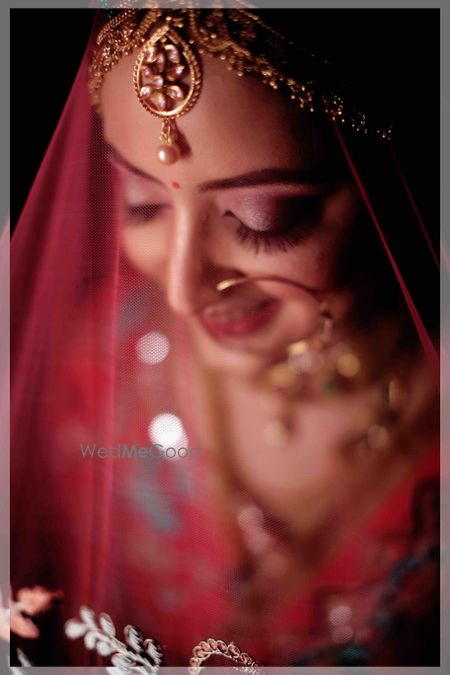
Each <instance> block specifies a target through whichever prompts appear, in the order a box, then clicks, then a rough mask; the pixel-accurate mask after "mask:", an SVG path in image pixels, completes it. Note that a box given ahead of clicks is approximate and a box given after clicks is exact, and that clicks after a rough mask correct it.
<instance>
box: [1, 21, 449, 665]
mask: <svg viewBox="0 0 450 675" xmlns="http://www.w3.org/2000/svg"><path fill="white" fill-rule="evenodd" d="M280 11H282V10H280ZM95 34H96V31H95V30H94V31H93V37H95ZM92 43H93V38H91V40H90V42H89V44H88V47H87V49H86V53H85V56H84V58H83V61H82V63H81V65H80V68H79V71H78V74H77V76H76V80H75V82H74V84H73V87H72V90H71V92H70V95H69V98H68V100H67V103H66V106H65V108H64V111H63V114H62V116H61V119H60V121H59V123H58V126H57V128H56V130H55V132H54V135H53V138H52V140H51V143H50V145H49V147H48V150H47V152H46V154H45V157H44V159H43V161H42V164H41V167H40V169H39V172H38V174H37V176H36V179H35V181H34V184H33V187H32V189H31V191H30V194H29V196H28V199H27V201H26V204H25V206H24V208H23V211H22V214H21V217H20V219H19V222H18V224H17V227H16V229H15V232H14V235H13V238H12V247H11V289H12V296H11V297H12V308H13V314H12V352H11V367H12V395H11V460H12V565H11V568H12V593H13V599H17V598H18V597H19V595H18V593H19V591H20V589H24V588H33V587H36V586H42V587H45V588H47V589H52V590H54V591H62V593H63V597H62V598H60V599H59V602H58V604H57V605H56V606H55V607H53V608H52V609H51V610H50V611H48V612H46V613H45V614H42V615H40V616H39V617H37V618H36V622H37V624H38V626H39V630H40V639H39V640H36V641H30V640H26V639H23V638H19V637H17V636H14V635H13V640H14V641H15V642H16V643H17V644H18V646H19V647H20V649H22V651H24V652H25V653H27V655H28V656H29V658H30V659H31V661H32V662H33V663H35V664H36V665H40V664H42V665H59V666H62V665H71V666H75V665H94V664H96V663H98V664H99V663H102V662H103V661H102V659H103V658H106V659H108V658H111V656H112V655H114V654H116V656H115V661H114V660H113V663H115V664H116V667H122V668H125V671H126V667H127V666H130V665H133V663H134V665H136V664H137V665H140V664H141V663H142V661H139V660H138V661H136V662H133V660H132V657H131V656H130V654H129V653H128V654H127V653H126V652H123V653H122V655H121V656H120V655H119V657H118V656H117V652H119V653H120V650H119V648H118V647H117V645H116V647H115V648H113V647H111V646H109V647H108V644H109V643H108V640H107V639H106V638H105V639H103V638H102V639H99V638H98V635H100V634H101V635H103V637H105V635H106V636H108V635H112V632H113V628H112V623H114V624H115V627H116V636H117V639H118V640H120V641H121V642H123V643H124V644H125V642H126V639H125V637H122V631H123V628H124V627H125V626H127V625H130V624H131V625H133V626H137V627H139V629H140V630H141V631H142V635H143V638H144V639H145V638H151V639H153V640H154V642H151V643H146V644H145V649H144V647H143V646H142V645H143V643H142V641H141V636H140V634H139V632H138V631H135V632H134V633H133V631H131V633H130V629H128V633H127V640H128V643H127V644H128V647H127V648H129V649H130V650H131V652H133V653H135V654H141V655H142V654H143V653H145V654H148V655H149V658H150V659H151V658H153V659H156V660H158V659H159V657H158V655H157V650H158V649H159V647H157V646H156V643H159V645H160V648H161V651H162V653H163V655H164V657H163V663H164V665H169V666H175V665H177V666H182V665H188V663H189V659H190V658H191V657H192V650H193V648H194V647H195V646H196V645H199V644H200V643H201V645H200V647H198V648H197V652H195V653H194V658H195V654H197V657H198V656H199V655H200V654H206V653H207V652H208V650H210V651H211V650H214V649H219V651H220V649H221V648H222V647H221V646H222V644H223V643H224V644H225V648H226V649H228V655H229V656H233V645H238V646H239V647H240V649H242V650H243V652H246V653H249V654H250V655H251V657H253V658H254V659H255V660H257V661H258V662H262V663H264V664H265V665H268V666H270V665H335V664H338V665H339V664H341V665H392V666H394V665H414V666H416V665H435V664H437V662H438V637H437V634H438V597H437V574H438V567H437V565H438V562H437V561H438V556H437V544H438V517H437V513H438V512H437V494H438V493H437V480H438V445H437V440H436V436H435V435H434V434H433V433H432V432H431V431H430V433H429V442H428V444H427V450H426V452H424V453H423V454H422V455H421V456H420V459H418V461H417V462H416V464H415V468H414V471H412V472H411V473H410V474H408V476H407V477H406V478H405V479H404V480H403V481H402V482H401V484H399V485H396V487H395V489H393V490H392V491H391V492H390V493H389V494H388V495H387V497H386V498H385V499H384V501H383V503H381V504H379V505H378V507H377V508H376V509H373V510H372V511H371V513H369V514H367V516H366V517H365V518H364V519H363V520H362V521H361V522H359V523H358V524H357V525H355V528H354V530H353V531H352V534H351V536H350V537H348V538H347V539H346V540H345V541H344V542H343V544H342V545H341V546H339V547H338V548H337V549H336V550H335V551H334V552H333V555H332V556H331V557H330V558H329V559H328V560H327V562H326V563H325V564H324V565H322V566H321V567H320V568H319V569H318V570H317V571H316V573H315V574H314V575H313V577H312V578H311V579H310V580H309V581H308V583H307V584H306V586H304V587H303V588H302V590H301V591H298V592H294V591H292V593H291V594H290V596H289V598H288V600H287V601H285V602H284V603H282V604H281V606H275V605H274V607H273V608H271V607H269V608H267V607H265V609H264V610H261V611H260V612H259V611H258V610H256V611H255V610H254V608H253V610H252V607H250V603H247V604H246V601H245V598H244V599H243V597H242V592H241V585H240V574H241V568H240V566H239V565H240V562H239V560H240V559H239V553H238V551H239V546H238V545H236V542H235V538H236V536H235V531H234V529H233V528H232V527H231V526H230V525H229V523H228V521H227V518H226V511H224V509H223V504H224V502H225V503H226V500H227V497H226V487H224V486H223V483H224V482H225V483H226V481H222V473H221V472H222V471H223V473H224V474H226V472H227V469H226V467H224V466H223V465H224V462H225V463H226V459H224V457H223V456H222V455H221V453H220V452H219V451H217V449H216V448H205V446H204V439H203V428H204V426H205V424H212V425H214V424H215V421H214V418H213V413H211V415H212V417H208V419H206V418H205V415H207V413H205V407H204V404H203V403H202V400H203V399H202V396H204V391H205V388H206V390H207V388H208V387H211V386H212V385H211V381H210V380H208V377H204V373H203V371H202V370H201V368H200V369H199V364H198V362H197V360H196V357H195V354H194V349H193V347H192V345H191V339H190V335H189V331H188V329H187V327H186V325H185V322H184V320H183V318H182V317H179V316H177V315H175V314H173V313H172V312H171V311H169V309H168V306H167V304H166V301H165V298H164V293H163V290H162V289H161V287H160V286H159V284H158V282H157V280H155V281H153V282H150V281H149V280H148V279H143V278H142V277H140V276H139V274H138V273H137V272H135V271H134V270H133V269H132V268H131V267H130V265H129V264H128V263H127V261H126V259H125V258H124V256H123V253H122V251H121V246H120V229H121V218H122V211H121V208H122V201H121V191H120V190H121V188H120V184H119V182H118V179H117V177H116V175H115V174H114V173H113V171H112V169H111V167H110V164H109V162H108V159H107V156H106V151H105V145H104V141H103V139H102V127H101V120H100V118H99V117H98V115H97V114H96V113H95V112H94V109H93V108H92V106H91V104H90V101H89V95H88V89H87V76H88V73H87V71H88V65H89V61H90V55H91V49H92ZM335 131H336V134H337V137H338V141H339V143H340V144H341V148H342V153H343V156H344V157H345V159H346V160H347V161H348V165H349V168H350V171H351V172H352V173H353V177H354V180H355V181H356V183H357V185H358V187H359V188H360V192H361V197H362V199H363V201H364V202H365V204H366V207H367V213H368V214H369V216H370V218H368V225H367V226H368V227H369V225H370V222H371V225H372V226H373V232H374V233H376V234H377V236H378V243H380V242H381V248H382V250H383V251H384V254H385V259H384V263H383V264H384V265H385V266H386V269H388V272H389V273H390V274H392V273H393V275H394V277H395V278H396V282H397V288H398V289H399V290H400V294H399V296H400V297H402V298H403V303H404V306H406V307H407V310H408V313H409V315H410V317H411V319H412V322H413V324H414V326H415V331H416V332H415V335H416V337H415V338H414V339H415V340H416V341H417V343H418V344H419V343H420V345H421V348H422V349H423V350H424V351H425V354H426V355H427V359H428V372H429V379H430V381H431V380H432V378H433V377H435V375H436V372H437V354H436V348H435V344H436V330H435V324H434V319H435V317H434V316H433V315H432V312H430V302H429V301H428V298H429V293H430V292H431V294H436V291H437V286H436V282H437V274H436V271H437V268H436V256H435V254H434V251H433V243H432V241H431V237H430V234H429V232H428V231H427V229H426V227H425V225H424V224H423V222H422V219H421V217H420V214H419V213H418V210H417V207H416V205H415V203H414V201H413V197H412V194H411V190H410V189H409V188H408V186H407V183H406V179H405V177H404V175H403V174H402V172H401V169H400V166H399V164H398V163H397V162H396V160H395V157H394V150H395V142H394V143H393V144H389V143H384V142H383V141H382V140H381V139H380V138H375V139H373V140H370V139H362V140H361V139H357V140H355V139H354V138H353V137H352V136H351V133H344V131H345V130H344V129H343V128H342V127H339V126H338V127H336V129H335ZM393 214H394V217H393ZM394 219H395V221H396V222H397V223H398V222H401V223H402V225H401V233H400V234H401V236H399V232H398V231H395V228H394V227H393V220H394ZM406 232H407V233H408V234H407V239H408V250H406V248H407V247H406V246H405V233H406ZM411 251H414V256H412V257H413V259H414V261H413V264H411V255H410V254H411ZM418 266H420V269H418ZM383 269H384V267H383ZM419 277H420V278H421V279H422V283H419V282H420V278H419ZM423 280H426V282H425V286H426V289H427V293H425V294H424V293H423V286H424V283H423ZM435 280H436V281H435ZM427 294H428V295H427ZM215 384H216V385H217V382H216V383H215ZM213 386H214V385H213ZM210 393H211V392H210ZM211 396H213V394H211ZM212 409H213V408H212ZM214 414H217V410H216V411H215V413H214ZM426 421H427V424H428V426H429V428H430V429H433V428H435V422H436V417H435V412H430V413H429V417H428V419H427V420H426ZM433 425H434V427H433ZM150 441H151V442H153V443H156V442H159V443H160V445H162V446H170V447H172V446H173V448H174V453H175V454H176V453H178V456H177V457H174V456H170V455H167V453H166V455H165V456H162V457H161V456H157V457H151V456H148V455H146V456H144V451H142V453H143V456H142V457H141V458H140V459H136V458H129V457H127V456H125V457H123V456H122V458H119V457H118V456H116V457H115V456H114V451H117V453H119V452H120V451H122V452H123V451H124V448H125V446H126V447H127V448H129V449H130V450H129V452H131V453H132V452H134V451H133V450H132V448H133V446H135V448H137V449H139V448H146V447H148V446H149V442H150ZM99 448H104V449H106V450H105V452H104V456H103V457H102V456H101V454H100V455H99V454H97V455H95V453H97V450H98V449H99ZM180 448H184V450H186V453H184V450H183V452H181V454H180V452H179V451H180ZM112 451H113V452H112ZM137 451H139V450H137ZM125 452H126V453H127V452H128V450H127V451H125ZM92 453H94V455H95V456H93V455H92ZM108 453H109V454H108ZM185 454H186V455H187V456H184V455H185ZM329 536H332V533H331V534H330V535H329ZM300 555H301V552H300V553H299V556H300ZM299 559H300V558H299ZM273 586H274V589H275V591H276V581H274V582H273ZM274 589H272V590H274ZM275 594H276V593H275ZM256 606H257V607H258V605H256ZM80 607H84V608H85V609H84V610H82V612H81V616H80ZM91 610H92V611H91ZM252 611H253V613H252ZM102 612H103V613H106V614H103V615H101V616H99V614H100V613H102ZM108 617H110V619H109V618H108ZM333 617H334V618H333ZM71 619H74V620H73V621H72V622H70V621H69V620H71ZM67 621H69V623H68V624H67V623H66V622H67ZM93 622H94V623H95V625H96V626H97V629H98V631H99V633H98V634H97V642H96V638H95V635H94V637H93V634H94V633H95V630H94V628H93V625H94V623H93ZM65 625H66V628H64V626H65ZM83 626H84V627H83ZM89 635H91V637H89ZM70 638H72V639H70ZM208 639H209V642H205V641H207V640H208ZM83 640H84V642H83ZM133 640H134V643H133ZM211 640H212V641H211ZM218 640H219V641H220V640H222V641H223V643H218V642H217V641H218ZM202 641H203V642H202ZM100 643H102V644H103V647H102V648H99V649H96V645H97V646H98V644H100ZM230 643H233V644H232V645H231V651H230ZM133 644H134V648H133ZM136 645H137V646H136ZM102 649H103V651H102ZM152 649H153V651H152ZM236 649H238V648H237V647H236ZM145 650H146V651H145ZM238 653H239V650H238V651H237V652H236V654H238ZM121 659H122V661H121ZM127 659H131V661H130V660H129V661H127ZM106 662H107V661H106ZM217 663H222V662H221V661H220V660H218V661H217ZM240 663H241V664H242V665H246V664H248V663H250V661H248V663H247V662H246V661H245V659H244V657H241V661H240Z"/></svg>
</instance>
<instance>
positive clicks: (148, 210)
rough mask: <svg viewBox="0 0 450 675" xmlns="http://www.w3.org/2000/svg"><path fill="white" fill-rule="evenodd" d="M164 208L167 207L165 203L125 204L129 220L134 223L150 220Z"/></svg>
mask: <svg viewBox="0 0 450 675" xmlns="http://www.w3.org/2000/svg"><path fill="white" fill-rule="evenodd" d="M164 208H166V207H165V205H164V204H137V205H130V204H127V205H126V206H125V209H126V215H127V220H128V221H130V222H134V223H143V222H145V223H146V222H149V221H151V220H153V219H154V218H155V217H156V216H157V215H158V214H160V212H161V211H162V209H164Z"/></svg>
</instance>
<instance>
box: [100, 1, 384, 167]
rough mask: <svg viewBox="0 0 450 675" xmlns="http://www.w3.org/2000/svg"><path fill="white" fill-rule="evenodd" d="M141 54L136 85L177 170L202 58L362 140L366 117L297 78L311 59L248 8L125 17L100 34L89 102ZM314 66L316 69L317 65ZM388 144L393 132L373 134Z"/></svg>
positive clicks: (162, 154)
mask: <svg viewBox="0 0 450 675" xmlns="http://www.w3.org/2000/svg"><path fill="white" fill-rule="evenodd" d="M136 49H139V52H138V54H137V58H136V62H135V67H134V72H133V83H134V89H135V91H136V94H137V97H138V99H139V101H140V103H141V104H142V105H143V106H144V108H145V109H146V110H147V111H148V112H150V113H151V114H152V115H155V116H156V117H158V118H160V119H161V120H162V130H161V135H160V140H161V141H162V144H161V145H160V146H159V147H158V150H157V155H158V158H159V160H160V161H161V162H162V163H164V164H173V163H174V162H176V161H177V160H178V159H179V157H180V156H181V155H182V147H181V145H180V134H179V132H178V129H177V127H176V123H175V121H176V119H177V118H179V117H181V116H182V115H184V114H185V113H187V112H188V111H189V110H191V108H192V107H193V105H194V104H195V102H196V101H197V99H198V96H199V94H200V90H201V86H202V79H203V75H202V68H201V62H200V55H202V54H208V55H209V56H213V57H217V58H219V59H220V60H222V61H226V63H227V66H228V68H229V69H230V70H234V71H235V72H236V73H237V75H238V76H243V75H248V74H253V75H256V76H258V77H259V79H260V80H261V81H262V82H263V83H265V84H267V85H269V86H270V87H272V88H273V89H275V90H280V91H282V92H285V93H286V94H287V95H288V96H289V98H290V99H291V100H292V101H293V102H294V104H296V105H297V106H298V107H299V108H301V109H304V110H309V111H311V112H314V111H315V110H318V111H321V112H322V113H325V114H326V115H328V116H330V117H331V119H332V120H333V121H339V122H340V123H342V124H346V126H349V127H351V128H353V129H355V130H356V131H359V132H360V133H362V134H367V133H368V131H369V127H368V125H367V120H366V116H365V114H363V113H361V112H355V111H349V110H347V108H346V106H345V105H344V101H343V100H342V98H341V97H340V96H339V95H337V94H336V93H333V92H330V91H321V89H320V83H319V82H316V81H314V82H313V81H312V80H310V79H308V77H307V75H306V73H307V70H308V68H307V67H306V66H305V77H303V78H300V79H299V77H298V72H294V70H293V68H295V67H298V66H297V64H298V63H302V58H303V60H304V61H305V60H307V59H308V58H309V59H311V56H310V55H308V54H306V53H302V52H300V51H299V50H298V48H296V46H295V45H294V44H293V43H292V42H290V41H289V40H287V39H286V38H285V37H283V36H282V35H281V34H280V33H278V32H277V31H275V30H274V29H273V28H271V27H270V26H268V25H267V24H266V23H264V22H263V21H262V20H261V19H260V18H259V16H257V15H256V14H255V13H253V12H252V11H250V10H247V9H187V8H179V9H165V10H163V9H160V8H152V9H148V10H136V9H127V10H121V11H119V13H118V14H117V15H116V16H114V17H113V18H112V19H110V21H108V23H106V25H105V26H104V27H103V28H102V29H101V30H100V32H99V34H98V36H97V39H96V46H95V49H94V53H93V57H92V62H91V66H90V70H89V91H90V94H91V98H92V103H93V104H94V105H95V106H97V107H98V106H99V103H100V88H101V85H102V82H103V78H104V76H105V74H106V73H107V72H108V71H109V70H110V69H111V68H112V66H113V65H114V64H116V63H118V62H119V61H120V59H121V58H122V57H123V56H127V55H129V54H131V53H132V52H133V51H135V50H136ZM315 65H316V66H317V63H316V64H315ZM375 132H376V133H377V134H379V135H381V136H382V137H383V138H386V139H389V138H390V135H391V128H390V127H389V128H387V129H381V128H380V129H375Z"/></svg>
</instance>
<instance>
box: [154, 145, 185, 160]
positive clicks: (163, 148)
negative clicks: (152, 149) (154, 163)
mask: <svg viewBox="0 0 450 675" xmlns="http://www.w3.org/2000/svg"><path fill="white" fill-rule="evenodd" d="M157 154H158V159H159V161H160V162H161V163H162V164H174V162H176V161H177V159H179V157H180V149H179V148H178V145H160V146H159V148H158V150H157Z"/></svg>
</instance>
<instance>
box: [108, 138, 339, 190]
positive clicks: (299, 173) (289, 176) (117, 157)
mask: <svg viewBox="0 0 450 675" xmlns="http://www.w3.org/2000/svg"><path fill="white" fill-rule="evenodd" d="M105 147H106V151H107V153H108V154H109V156H110V157H111V159H113V160H114V161H115V162H117V163H118V164H121V165H122V166H123V167H125V168H126V169H128V171H130V172H131V173H133V174H134V175H136V176H139V177H140V178H144V179H145V180H148V181H151V182H153V183H158V184H159V185H163V182H162V181H160V180H159V179H158V178H155V176H152V175H151V174H149V173H146V172H145V171H142V169H139V168H138V167H137V166H134V165H133V164H131V163H130V162H129V161H128V160H127V159H125V157H123V156H122V155H121V154H120V152H119V151H118V150H116V148H114V147H113V146H112V145H110V144H109V143H105ZM336 169H337V167H336V164H335V163H331V164H330V163H328V162H326V163H323V162H321V163H320V164H317V165H315V166H313V167H312V168H311V169H307V170H305V169H278V168H273V169H272V168H268V169H260V170H258V171H251V172H249V173H245V174H241V175H239V176H233V177H231V178H218V179H215V180H209V181H206V182H204V183H200V185H199V186H198V189H199V191H200V192H210V191H212V190H230V189H232V188H240V187H255V186H257V185H276V184H289V185H294V184H295V183H303V184H305V185H319V184H320V183H326V182H331V181H335V180H336V178H337V171H336Z"/></svg>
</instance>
